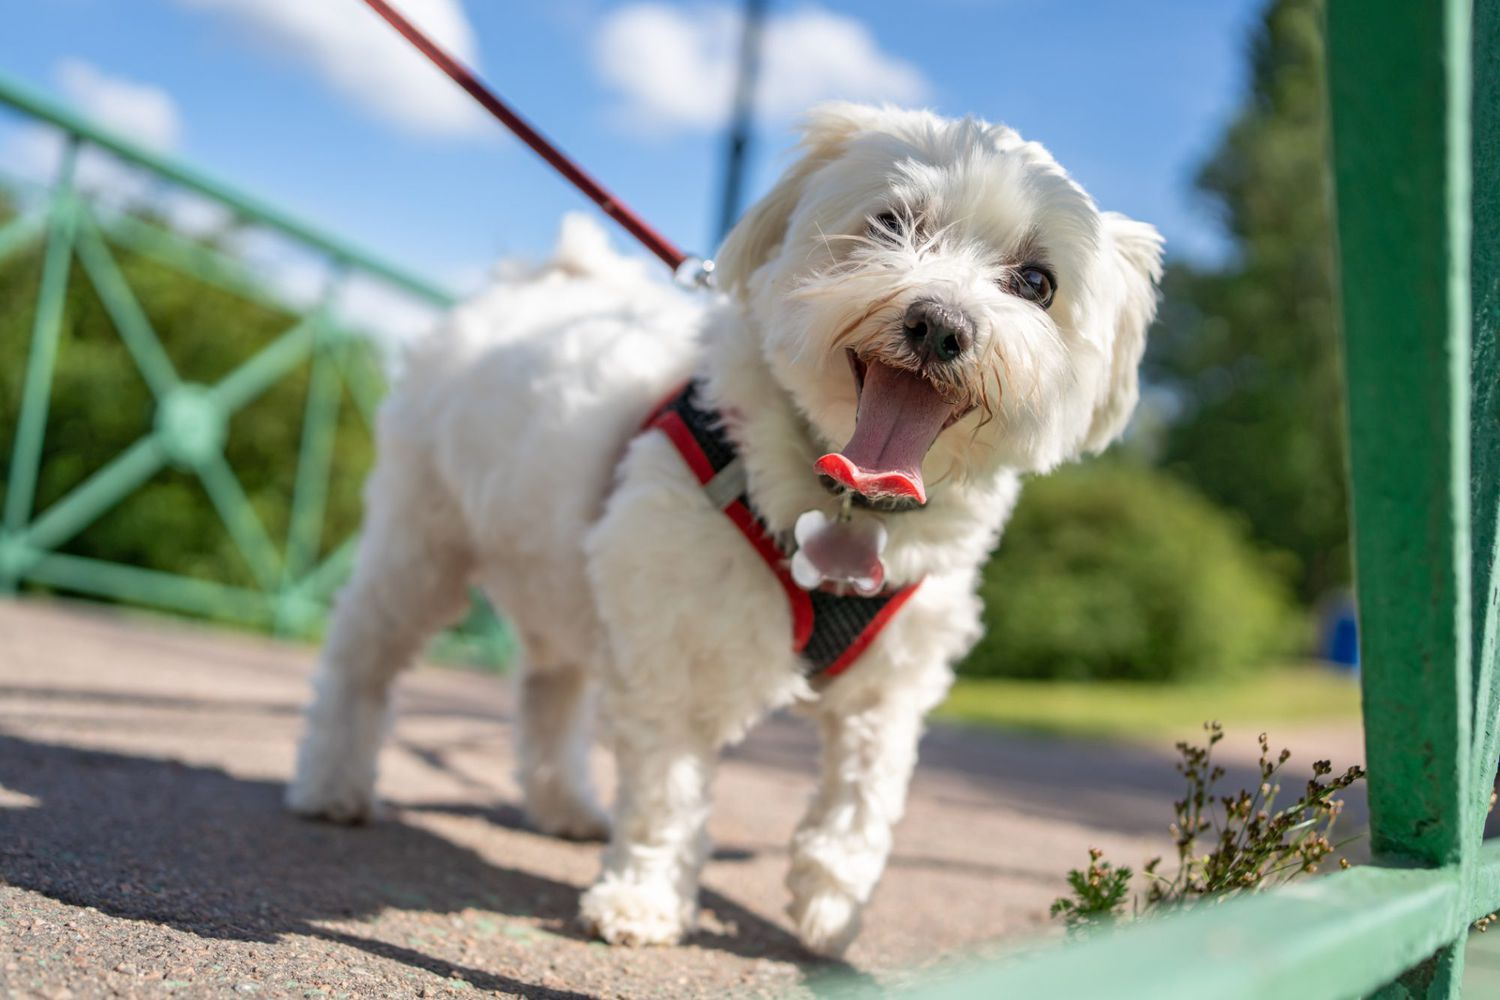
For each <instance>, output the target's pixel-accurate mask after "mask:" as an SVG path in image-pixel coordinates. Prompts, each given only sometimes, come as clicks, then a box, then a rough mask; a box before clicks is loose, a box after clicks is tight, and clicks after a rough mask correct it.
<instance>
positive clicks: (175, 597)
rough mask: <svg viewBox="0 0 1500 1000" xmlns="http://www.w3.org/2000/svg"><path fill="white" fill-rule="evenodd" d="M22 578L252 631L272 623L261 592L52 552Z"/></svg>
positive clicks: (36, 563) (268, 602) (42, 557)
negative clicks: (212, 620)
mask: <svg viewBox="0 0 1500 1000" xmlns="http://www.w3.org/2000/svg"><path fill="white" fill-rule="evenodd" d="M25 578H26V579H27V580H29V581H31V582H33V583H39V584H42V585H43V586H47V587H54V588H56V589H58V590H66V591H71V592H74V593H80V594H88V595H91V596H93V597H104V598H108V599H110V600H115V601H124V602H127V603H131V604H150V605H154V606H156V607H160V608H168V609H170V610H173V611H177V612H181V613H183V614H189V615H201V616H203V617H206V618H214V619H217V620H220V621H233V622H239V623H241V624H244V625H250V626H255V627H265V626H267V625H270V624H271V606H270V601H269V600H268V599H267V597H266V595H265V594H262V593H259V592H257V591H254V590H246V589H244V588H242V587H229V586H225V585H224V584H221V583H216V582H214V581H212V580H198V579H194V578H192V577H186V576H178V575H176V574H175V573H159V572H157V571H156V570H149V569H142V568H140V567H138V566H124V565H121V564H119V563H111V562H102V561H100V560H98V559H86V558H83V557H81V556H69V555H61V554H58V553H52V554H49V555H44V556H40V557H39V558H38V559H37V561H36V562H34V563H33V564H32V565H31V566H30V567H29V568H28V569H27V571H26V574H25Z"/></svg>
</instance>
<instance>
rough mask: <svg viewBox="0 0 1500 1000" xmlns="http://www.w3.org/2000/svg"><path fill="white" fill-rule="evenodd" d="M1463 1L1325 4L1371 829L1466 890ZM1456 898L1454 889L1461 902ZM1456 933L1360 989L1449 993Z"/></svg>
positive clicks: (1466, 30) (1467, 55)
mask: <svg viewBox="0 0 1500 1000" xmlns="http://www.w3.org/2000/svg"><path fill="white" fill-rule="evenodd" d="M1471 46H1472V34H1471V8H1470V3H1469V0H1435V2H1433V3H1425V4H1413V3H1410V2H1409V0H1332V2H1331V3H1330V4H1329V8H1328V79H1329V90H1330V95H1331V99H1332V100H1331V111H1332V115H1331V119H1332V136H1333V152H1334V179H1335V187H1336V190H1337V216H1338V239H1339V251H1340V258H1341V269H1342V306H1343V319H1344V355H1345V369H1346V372H1347V378H1346V384H1347V386H1348V407H1349V441H1350V445H1349V447H1350V474H1351V479H1352V485H1353V489H1352V490H1351V494H1352V497H1353V515H1354V516H1353V530H1354V543H1355V544H1354V552H1355V560H1354V561H1355V569H1356V573H1355V578H1356V587H1357V590H1358V596H1359V606H1360V633H1361V636H1360V645H1361V656H1360V661H1361V678H1362V686H1363V691H1364V717H1365V752H1366V761H1367V765H1368V768H1369V778H1368V788H1369V802H1370V838H1371V846H1372V849H1373V851H1374V853H1375V855H1376V857H1377V859H1380V860H1384V861H1388V862H1397V861H1407V862H1412V863H1416V864H1425V865H1434V866H1436V865H1453V866H1457V868H1458V870H1459V872H1460V874H1461V878H1462V881H1461V883H1460V884H1461V888H1462V889H1463V890H1464V892H1465V894H1466V895H1467V893H1468V891H1469V890H1470V888H1471V885H1470V881H1471V880H1472V877H1473V876H1472V873H1473V865H1474V861H1475V856H1474V852H1475V848H1476V847H1477V845H1478V839H1479V826H1480V822H1481V819H1482V813H1480V811H1479V808H1478V806H1479V802H1478V798H1477V796H1478V789H1476V788H1475V787H1474V785H1475V783H1474V767H1473V755H1474V743H1473V738H1472V734H1473V732H1474V714H1473V713H1474V705H1475V679H1474V677H1473V676H1472V674H1471V664H1472V641H1471V635H1472V621H1471V612H1470V603H1471V588H1472V585H1473V579H1472V577H1473V573H1472V550H1471V547H1470V546H1471V540H1470V524H1471V516H1470V501H1471V496H1470V478H1469V466H1470V417H1471V413H1470V401H1469V380H1470V377H1471V369H1470V356H1471V354H1470V326H1471V320H1472V315H1471V312H1470V308H1471V298H1470V293H1471V287H1470V266H1471V261H1470V229H1471V224H1472V219H1471V215H1470V212H1471V199H1470V182H1471V169H1472V163H1471V141H1470V113H1471V107H1470V90H1471V85H1472V78H1471V62H1472V59H1471V56H1472V48H1471ZM1468 905H1469V901H1468V900H1467V899H1466V900H1465V902H1464V909H1465V911H1467V909H1468ZM1463 942H1464V936H1463V935H1462V934H1455V935H1453V937H1451V938H1450V939H1449V940H1448V941H1447V942H1446V943H1444V944H1443V946H1442V947H1440V948H1436V949H1434V951H1433V953H1432V954H1430V955H1428V956H1426V958H1425V959H1424V960H1423V961H1422V962H1421V963H1419V964H1417V965H1416V966H1415V967H1413V968H1411V969H1410V970H1408V971H1407V972H1405V973H1404V974H1403V975H1402V976H1401V977H1400V979H1399V981H1398V982H1394V983H1391V984H1389V985H1388V986H1387V987H1386V988H1384V989H1382V990H1381V991H1379V993H1378V994H1376V995H1377V996H1378V997H1380V998H1382V1000H1385V998H1389V1000H1398V998H1415V997H1425V998H1430V1000H1437V998H1443V997H1456V996H1457V995H1458V993H1459V990H1460V983H1461V979H1462V968H1463V954H1464V952H1463Z"/></svg>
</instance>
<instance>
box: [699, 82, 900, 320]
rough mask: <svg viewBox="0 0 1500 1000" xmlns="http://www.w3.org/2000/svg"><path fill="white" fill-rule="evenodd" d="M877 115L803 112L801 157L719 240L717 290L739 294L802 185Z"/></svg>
mask: <svg viewBox="0 0 1500 1000" xmlns="http://www.w3.org/2000/svg"><path fill="white" fill-rule="evenodd" d="M878 115H879V111H878V110H877V109H875V108H870V107H865V106H863V105H859V104H848V103H844V102H831V103H827V104H820V105H817V106H816V107H814V108H813V109H812V110H811V111H809V112H808V114H807V117H806V119H804V121H803V126H802V142H801V151H802V155H801V156H800V157H799V158H798V159H797V162H796V163H793V164H792V165H791V166H790V167H788V168H787V170H786V173H784V174H782V175H781V179H780V180H778V181H777V182H776V185H775V186H774V187H773V188H771V190H770V191H769V192H768V193H767V194H766V196H765V197H764V198H762V199H761V200H760V201H758V202H756V203H755V204H754V205H752V206H750V210H749V211H748V212H746V213H745V214H744V215H743V216H741V217H740V221H739V222H737V223H735V226H734V228H733V229H731V230H730V231H729V235H728V236H726V237H724V243H723V244H722V245H721V246H720V247H719V252H718V254H717V256H715V258H714V277H715V280H716V281H717V282H718V286H719V288H721V289H722V290H724V291H726V292H732V293H736V294H739V293H743V291H744V289H745V285H746V283H747V282H748V281H749V280H750V275H752V274H754V273H755V271H756V269H757V268H759V267H760V266H761V265H762V264H764V263H765V262H766V261H767V260H768V259H770V257H771V254H772V253H773V252H774V251H775V250H776V248H777V247H778V246H780V245H781V241H782V238H783V237H785V236H786V228H787V223H788V222H789V221H790V220H791V217H792V212H793V211H794V210H795V209H796V207H797V202H798V201H799V200H801V198H802V189H803V187H804V186H805V185H806V184H807V179H808V178H809V177H811V176H812V175H813V174H815V173H817V171H818V169H819V168H820V167H822V166H824V165H825V164H827V163H828V162H829V161H830V160H833V159H835V158H836V157H837V156H838V155H839V153H840V152H841V151H842V150H843V148H844V144H845V143H846V142H848V141H849V137H850V136H852V135H854V133H856V132H858V131H860V130H861V129H862V128H865V127H867V126H870V125H873V124H874V122H875V120H876V118H877V116H878Z"/></svg>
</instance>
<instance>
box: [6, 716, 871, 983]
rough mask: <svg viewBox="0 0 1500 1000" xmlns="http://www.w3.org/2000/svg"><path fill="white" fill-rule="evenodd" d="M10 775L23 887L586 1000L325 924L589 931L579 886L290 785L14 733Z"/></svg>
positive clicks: (16, 881) (722, 944) (714, 901)
mask: <svg viewBox="0 0 1500 1000" xmlns="http://www.w3.org/2000/svg"><path fill="white" fill-rule="evenodd" d="M0 785H3V786H4V787H5V788H7V789H9V790H11V791H12V792H19V793H22V794H24V795H26V796H29V797H31V798H33V799H35V800H36V804H35V805H33V806H30V807H22V808H16V809H7V810H4V811H0V826H3V833H0V880H3V881H4V882H6V883H7V884H9V885H12V886H15V887H18V888H22V889H28V890H31V891H34V892H38V893H41V894H43V895H46V896H49V897H51V898H53V899H57V900H59V901H61V902H64V903H68V904H71V905H74V906H80V907H88V906H92V907H94V908H96V909H98V910H99V911H101V912H103V913H105V914H109V915H111V916H116V917H123V918H128V919H136V920H144V921H151V922H155V923H160V924H165V925H168V926H171V927H175V928H178V929H180V930H184V931H188V932H190V933H193V934H197V935H199V936H202V937H209V938H231V939H237V940H244V941H264V942H273V941H276V940H277V939H278V938H279V937H280V936H281V935H283V934H304V935H311V936H316V937H320V938H323V939H325V940H332V941H337V942H339V943H342V944H345V945H348V946H351V947H355V948H358V949H361V950H363V951H366V952H368V953H370V954H375V955H380V956H383V957H385V958H388V959H393V960H396V961H399V962H402V963H404V964H407V965H410V966H413V967H415V968H420V969H425V970H427V971H429V972H433V973H435V974H437V975H440V976H443V977H445V978H449V979H461V980H465V981H467V982H469V983H470V984H472V985H473V986H475V987H478V988H481V989H488V990H501V991H508V992H520V993H524V994H525V995H527V996H539V997H551V998H556V1000H574V998H580V997H583V996H584V994H579V993H574V992H571V991H567V990H550V989H547V988H543V987H540V986H538V985H535V984H530V983H523V982H520V981H517V980H514V979H512V978H510V977H507V976H504V975H501V974H497V973H491V972H486V971H483V970H479V969H474V968H469V967H466V966H462V965H457V964H455V963H452V962H449V961H447V960H444V959H441V958H438V957H435V956H432V955H427V954H424V953H422V952H420V951H418V950H416V949H414V948H407V947H402V946H399V945H393V944H390V943H387V942H384V941H378V940H370V939H367V938H364V937H360V936H358V935H355V934H352V933H347V932H342V931H336V930H331V929H329V928H327V927H322V926H319V925H318V923H317V922H318V921H328V920H348V919H355V918H368V917H375V916H378V915H379V914H381V913H382V912H384V911H387V910H392V909H410V910H420V911H427V912H439V913H447V912H458V911H462V910H464V909H467V908H470V907H473V908H478V909H484V910H490V911H493V912H496V913H501V914H507V915H513V916H528V917H532V918H535V919H537V920H539V921H540V922H541V923H542V925H543V926H544V927H545V928H546V929H547V930H548V931H549V932H551V933H553V934H556V935H559V936H562V937H570V938H574V939H578V938H579V937H580V936H581V935H580V933H579V931H578V929H577V928H576V926H575V924H574V914H575V913H576V911H577V900H578V887H577V886H573V885H569V884H566V883H563V882H558V881H555V880H553V879H549V878H545V877H541V876H538V875H534V874H531V873H528V872H524V871H520V870H518V869H512V868H504V867H500V866H497V865H494V864H491V863H490V862H488V861H486V860H484V859H483V858H481V857H480V856H479V855H478V854H476V853H475V852H473V851H471V850H469V849H467V848H464V847H460V846H457V845H455V844H453V843H451V842H449V841H447V840H445V839H444V838H442V837H440V836H438V835H436V834H434V833H432V832H430V831H428V830H425V829H422V828H421V827H418V826H415V825H412V824H410V823H406V822H402V821H401V819H400V818H399V817H392V818H387V819H384V820H382V821H380V822H377V823H375V824H372V825H370V826H367V827H361V828H354V829H348V828H340V827H334V826H328V825H324V824H318V823H310V822H306V821H302V820H298V819H296V818H295V817H292V816H289V815H288V814H286V813H285V812H284V811H283V810H282V808H281V786H280V784H278V783H273V782H268V781H252V780H246V779H242V778H236V777H234V776H232V775H229V774H226V773H225V772H223V771H221V770H218V769H215V768H206V767H196V766H190V765H186V764H181V763H178V762H175V761H163V760H154V759H150V758H143V757H132V756H127V755H122V754H118V753H105V752H96V751H84V750H78V749H74V748H71V747H59V746H54V745H50V744H45V743H38V742H32V741H29V740H24V739H20V738H16V737H12V736H5V735H0ZM704 902H705V905H707V906H708V907H709V908H710V909H712V910H714V911H715V912H716V914H718V915H720V916H721V918H722V917H727V918H729V919H730V920H732V921H733V922H734V924H735V926H736V928H737V933H735V934H734V935H732V936H728V935H716V934H715V935H708V934H702V935H698V936H697V937H695V938H694V939H693V942H694V943H695V944H698V945H700V946H703V947H707V948H714V949H718V950H724V951H728V952H732V953H734V954H738V955H743V956H752V957H763V958H773V959H779V960H784V961H790V962H794V963H796V964H798V965H799V966H801V967H802V968H803V971H804V975H806V976H809V977H812V978H822V977H823V976H824V975H826V974H828V973H829V972H831V971H834V970H835V969H836V968H837V967H838V966H837V965H833V966H831V965H830V963H827V962H821V961H818V960H816V959H814V958H813V957H812V956H810V955H809V954H808V953H807V952H806V951H804V950H803V949H802V948H801V947H800V945H799V944H798V943H797V942H796V940H795V938H793V937H792V936H791V935H790V934H788V933H787V932H786V931H784V930H782V929H781V928H779V927H777V926H776V925H775V924H772V923H771V922H769V921H767V920H765V919H763V918H761V917H759V916H758V915H756V914H754V913H753V912H751V911H749V910H747V909H745V908H743V907H741V906H738V905H737V904H734V903H732V902H731V901H729V900H727V899H723V898H722V897H716V896H712V895H707V894H706V896H705V901H704ZM849 971H852V970H849Z"/></svg>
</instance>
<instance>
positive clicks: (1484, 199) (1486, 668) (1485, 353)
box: [1470, 0, 1500, 798]
mask: <svg viewBox="0 0 1500 1000" xmlns="http://www.w3.org/2000/svg"><path fill="white" fill-rule="evenodd" d="M1473 139H1474V183H1473V190H1474V230H1473V260H1474V269H1473V274H1472V275H1471V280H1472V282H1473V307H1474V329H1473V339H1474V369H1473V376H1472V378H1471V384H1472V386H1473V399H1472V400H1471V406H1472V411H1473V412H1472V418H1471V421H1470V423H1471V425H1472V427H1473V432H1472V433H1473V456H1472V465H1473V468H1472V473H1473V480H1472V483H1473V491H1472V503H1473V511H1474V622H1473V631H1472V635H1473V646H1474V650H1475V659H1474V692H1475V695H1474V733H1475V737H1476V739H1475V754H1474V779H1475V792H1476V794H1477V795H1478V796H1479V797H1480V798H1483V797H1485V796H1486V795H1487V794H1488V792H1489V789H1490V788H1492V787H1493V785H1494V779H1495V759H1496V754H1497V752H1500V732H1497V726H1500V671H1497V670H1496V662H1495V661H1496V657H1497V643H1500V637H1497V635H1496V630H1497V625H1500V585H1497V584H1500V581H1497V580H1496V577H1495V559H1496V554H1497V544H1500V538H1497V535H1500V531H1497V528H1500V3H1496V2H1494V0H1488V2H1483V3H1480V4H1478V5H1477V6H1476V7H1475V9H1474V129H1473Z"/></svg>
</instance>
